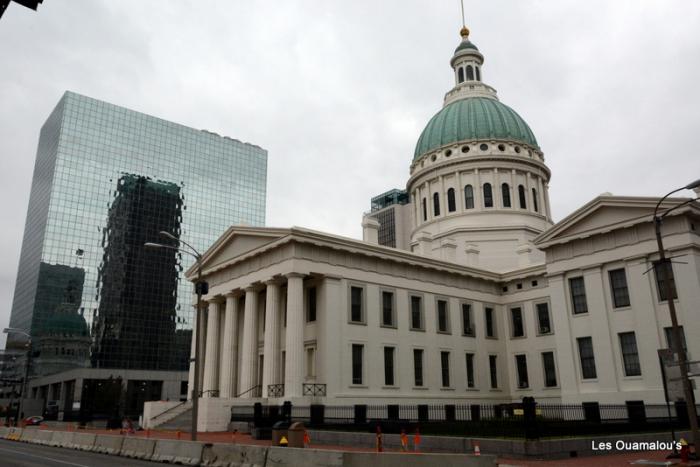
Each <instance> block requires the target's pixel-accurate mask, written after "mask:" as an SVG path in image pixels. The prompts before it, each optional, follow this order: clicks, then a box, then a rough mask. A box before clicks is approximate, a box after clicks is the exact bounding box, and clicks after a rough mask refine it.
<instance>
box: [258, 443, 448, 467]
mask: <svg viewBox="0 0 700 467" xmlns="http://www.w3.org/2000/svg"><path fill="white" fill-rule="evenodd" d="M379 457H381V456H379ZM267 465H274V466H275V467H295V466H299V465H304V466H323V467H343V466H344V465H345V453H344V452H342V451H330V450H325V449H305V448H290V447H286V448H277V447H271V448H269V449H268V451H267ZM370 465H371V466H374V465H375V464H365V465H364V467H368V466H370ZM434 465H439V464H434Z"/></svg>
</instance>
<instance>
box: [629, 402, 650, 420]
mask: <svg viewBox="0 0 700 467" xmlns="http://www.w3.org/2000/svg"><path fill="white" fill-rule="evenodd" d="M625 404H626V405H627V420H628V421H629V422H630V423H632V424H636V423H646V422H647V413H646V410H645V408H644V401H625Z"/></svg>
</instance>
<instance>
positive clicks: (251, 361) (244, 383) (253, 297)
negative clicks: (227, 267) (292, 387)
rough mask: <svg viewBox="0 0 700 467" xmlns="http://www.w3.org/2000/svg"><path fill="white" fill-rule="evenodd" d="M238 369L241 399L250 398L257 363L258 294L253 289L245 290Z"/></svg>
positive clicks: (252, 394) (254, 382)
mask: <svg viewBox="0 0 700 467" xmlns="http://www.w3.org/2000/svg"><path fill="white" fill-rule="evenodd" d="M241 347H242V348H241V352H242V354H243V355H242V358H241V368H240V375H241V376H240V381H241V384H240V392H241V393H243V392H245V394H243V395H242V396H241V397H245V398H251V397H253V396H254V391H250V389H251V388H252V387H253V386H255V384H256V381H255V375H256V374H257V372H256V371H255V370H256V367H257V363H258V292H257V290H256V289H255V287H247V288H246V289H245V312H244V315H243V345H242V346H241Z"/></svg>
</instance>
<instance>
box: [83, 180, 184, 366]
mask: <svg viewBox="0 0 700 467" xmlns="http://www.w3.org/2000/svg"><path fill="white" fill-rule="evenodd" d="M182 205H183V202H182V199H181V198H180V187H179V186H177V185H176V184H174V183H168V182H162V181H155V180H149V179H148V178H147V177H143V176H139V175H131V174H128V175H124V176H122V177H121V178H120V179H119V181H118V182H117V186H116V188H115V191H114V201H113V202H112V206H111V207H110V208H109V214H108V218H107V227H106V229H105V231H104V244H105V246H104V257H103V260H102V265H101V267H100V272H99V275H98V295H99V306H98V309H97V317H96V319H95V322H94V328H93V337H94V350H93V353H92V362H93V366H95V367H97V368H125V369H138V370H144V369H145V370H181V371H182V370H186V369H187V361H186V360H185V361H177V360H176V356H177V354H176V352H175V320H176V318H177V317H176V314H175V307H176V305H177V279H178V269H177V267H178V258H177V252H176V251H175V250H170V249H164V248H160V249H153V248H144V243H146V242H150V241H152V240H153V239H158V238H160V237H159V235H158V232H161V231H165V232H170V233H172V234H173V235H175V236H176V237H179V236H180V220H181V218H182Z"/></svg>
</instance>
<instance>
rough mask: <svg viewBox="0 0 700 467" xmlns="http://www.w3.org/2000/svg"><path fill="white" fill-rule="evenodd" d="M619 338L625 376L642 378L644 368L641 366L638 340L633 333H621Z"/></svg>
mask: <svg viewBox="0 0 700 467" xmlns="http://www.w3.org/2000/svg"><path fill="white" fill-rule="evenodd" d="M618 336H619V337H620V351H621V352H622V363H623V365H624V367H625V376H640V375H641V374H642V367H641V366H640V365H639V353H638V352H637V338H636V337H635V336H634V333H633V332H621V333H619V334H618Z"/></svg>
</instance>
